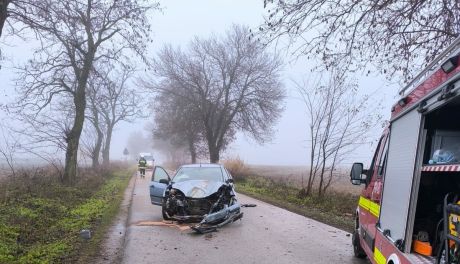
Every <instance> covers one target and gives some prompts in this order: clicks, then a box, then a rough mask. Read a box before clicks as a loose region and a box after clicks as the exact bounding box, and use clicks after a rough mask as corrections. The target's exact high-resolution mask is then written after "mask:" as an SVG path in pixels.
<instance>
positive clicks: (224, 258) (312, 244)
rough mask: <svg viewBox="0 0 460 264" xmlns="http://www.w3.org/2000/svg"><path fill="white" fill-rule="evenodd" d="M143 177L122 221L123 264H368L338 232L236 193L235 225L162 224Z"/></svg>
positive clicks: (158, 211)
mask: <svg viewBox="0 0 460 264" xmlns="http://www.w3.org/2000/svg"><path fill="white" fill-rule="evenodd" d="M148 178H149V177H146V178H145V179H141V178H137V179H136V182H135V187H134V192H133V199H132V206H131V209H130V216H129V220H128V227H127V235H126V238H125V247H124V253H123V263H200V264H201V263H264V264H265V263H283V264H284V263H317V264H320V263H356V264H362V263H368V262H367V261H364V260H359V259H356V258H354V257H353V252H352V246H351V236H350V235H349V234H348V233H347V232H344V231H341V230H339V229H336V228H333V227H330V226H328V225H325V224H322V223H319V222H317V221H314V220H311V219H308V218H305V217H303V216H300V215H297V214H294V213H291V212H289V211H286V210H284V209H281V208H278V207H276V206H272V205H270V204H267V203H264V202H261V201H258V200H255V199H252V198H250V197H247V196H244V195H239V196H238V197H239V201H240V202H241V203H254V204H257V207H255V208H242V211H243V212H244V217H243V219H242V220H241V221H237V222H235V223H232V224H229V225H227V226H225V227H224V228H222V229H220V230H219V232H214V233H211V234H207V235H197V234H194V233H193V232H192V231H191V230H190V229H189V228H188V226H186V225H175V224H171V222H169V221H168V222H163V221H162V216H161V207H160V206H155V205H152V204H151V203H150V197H149V193H148V192H149V190H148V186H149V179H148Z"/></svg>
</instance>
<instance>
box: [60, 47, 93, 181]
mask: <svg viewBox="0 0 460 264" xmlns="http://www.w3.org/2000/svg"><path fill="white" fill-rule="evenodd" d="M88 45H90V44H88ZM94 53H95V51H94V50H93V47H92V46H91V47H89V51H88V54H87V56H86V58H85V63H84V65H83V68H82V70H81V72H79V74H78V75H77V76H78V77H79V78H78V84H77V88H76V90H75V95H74V98H73V103H74V106H75V119H74V121H73V126H72V129H71V130H70V132H69V133H68V134H67V138H66V140H67V149H66V153H65V167H64V177H63V180H64V183H65V184H69V185H73V184H74V183H75V181H76V178H77V165H78V146H79V144H80V136H81V132H82V130H83V123H84V121H85V109H86V85H87V84H88V78H89V72H90V70H91V68H92V67H93V60H94Z"/></svg>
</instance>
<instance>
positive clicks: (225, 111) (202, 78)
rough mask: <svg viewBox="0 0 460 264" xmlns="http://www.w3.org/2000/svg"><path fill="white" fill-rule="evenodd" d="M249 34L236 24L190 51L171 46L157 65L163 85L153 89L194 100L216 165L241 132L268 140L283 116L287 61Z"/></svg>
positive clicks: (193, 45)
mask: <svg viewBox="0 0 460 264" xmlns="http://www.w3.org/2000/svg"><path fill="white" fill-rule="evenodd" d="M248 34H249V31H248V29H247V28H246V27H242V26H233V28H232V29H231V30H229V31H227V34H226V35H225V36H223V37H217V36H212V37H210V38H209V39H200V38H197V37H196V38H195V39H194V40H193V41H192V42H191V43H190V45H189V46H188V50H187V51H186V52H183V51H181V50H180V49H174V48H172V47H170V46H165V47H164V48H163V49H162V50H161V51H160V52H159V54H158V57H157V60H156V61H155V69H156V72H155V74H156V76H157V77H159V78H161V81H160V82H159V83H157V84H156V85H150V87H154V88H155V89H156V91H160V92H161V93H163V94H164V95H165V96H177V97H181V98H183V100H184V101H188V102H190V106H191V107H193V112H195V113H198V114H197V116H196V117H195V119H196V120H198V121H199V122H200V126H201V128H202V133H203V135H204V137H205V140H206V143H207V147H208V151H209V158H210V161H211V162H213V163H214V162H218V161H219V159H220V154H221V152H222V151H223V150H224V149H225V147H226V146H227V144H228V143H230V142H231V141H232V140H233V139H234V136H235V133H236V132H237V131H242V132H244V133H246V134H247V135H249V136H251V137H252V138H254V139H255V140H256V141H257V142H259V143H263V142H265V141H266V140H267V139H269V137H270V135H271V132H272V127H273V125H274V124H275V122H276V121H277V119H278V118H279V117H280V115H281V111H282V101H283V98H284V90H283V89H282V85H281V83H280V80H279V79H280V76H279V75H280V70H281V65H282V63H281V60H280V58H279V57H278V56H276V55H273V54H270V53H268V52H267V51H265V50H264V48H263V46H262V45H261V44H260V43H258V42H256V41H252V40H249V38H248V36H249V35H248Z"/></svg>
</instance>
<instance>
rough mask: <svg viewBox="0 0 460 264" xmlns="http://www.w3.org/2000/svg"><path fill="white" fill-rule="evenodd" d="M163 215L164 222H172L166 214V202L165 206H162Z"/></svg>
mask: <svg viewBox="0 0 460 264" xmlns="http://www.w3.org/2000/svg"><path fill="white" fill-rule="evenodd" d="M161 214H162V215H163V219H164V220H171V218H169V217H168V214H167V213H166V205H165V201H163V204H162V205H161Z"/></svg>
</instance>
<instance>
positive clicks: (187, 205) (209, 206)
mask: <svg viewBox="0 0 460 264" xmlns="http://www.w3.org/2000/svg"><path fill="white" fill-rule="evenodd" d="M240 207H241V206H240V204H239V203H238V201H237V199H236V195H235V192H234V190H233V186H232V184H230V183H226V182H206V181H190V182H186V183H181V184H177V185H176V184H174V183H172V184H170V185H169V186H168V187H167V188H166V191H165V196H164V200H163V208H162V211H163V217H164V218H165V219H166V220H176V221H179V222H199V223H198V224H197V225H195V226H192V229H193V230H195V231H196V232H199V233H207V232H212V231H215V230H216V229H217V228H218V227H221V226H223V225H225V224H228V223H231V222H234V221H236V220H238V219H241V218H242V216H243V213H242V212H241V211H240Z"/></svg>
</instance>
